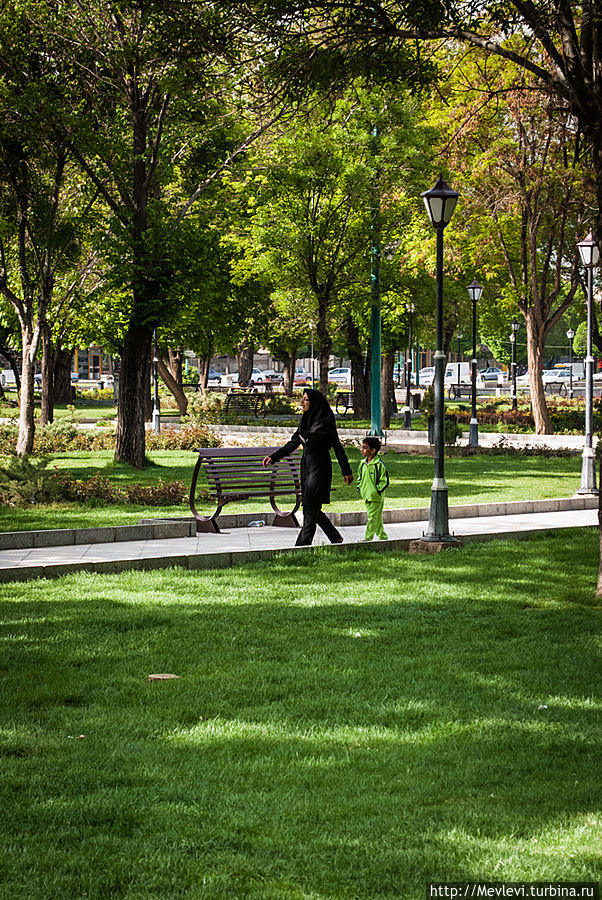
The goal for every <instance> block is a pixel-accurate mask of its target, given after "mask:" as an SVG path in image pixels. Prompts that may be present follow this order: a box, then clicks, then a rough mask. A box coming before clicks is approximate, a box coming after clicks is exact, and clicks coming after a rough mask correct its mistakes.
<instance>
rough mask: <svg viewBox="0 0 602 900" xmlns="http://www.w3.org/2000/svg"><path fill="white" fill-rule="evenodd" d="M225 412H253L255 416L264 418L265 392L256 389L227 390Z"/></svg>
mask: <svg viewBox="0 0 602 900" xmlns="http://www.w3.org/2000/svg"><path fill="white" fill-rule="evenodd" d="M225 410H226V412H227V413H228V412H234V413H253V415H254V416H255V418H258V417H259V416H263V417H264V418H265V412H266V410H265V394H259V393H258V392H257V391H253V390H251V391H243V390H240V391H229V392H228V395H227V397H226V407H225Z"/></svg>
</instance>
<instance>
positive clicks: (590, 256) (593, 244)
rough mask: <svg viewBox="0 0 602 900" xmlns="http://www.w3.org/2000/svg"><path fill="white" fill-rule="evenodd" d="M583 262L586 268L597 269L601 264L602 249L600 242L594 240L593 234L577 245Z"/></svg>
mask: <svg viewBox="0 0 602 900" xmlns="http://www.w3.org/2000/svg"><path fill="white" fill-rule="evenodd" d="M577 247H578V248H579V254H580V256H581V262H582V263H583V265H584V266H585V267H586V268H588V269H589V268H595V267H596V266H597V265H598V263H599V262H600V249H599V247H598V242H597V241H596V240H595V239H594V236H593V234H592V232H591V231H590V233H589V234H588V235H587V237H586V238H584V239H583V240H582V241H579V243H578V244H577Z"/></svg>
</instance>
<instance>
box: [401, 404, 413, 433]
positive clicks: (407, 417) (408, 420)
mask: <svg viewBox="0 0 602 900" xmlns="http://www.w3.org/2000/svg"><path fill="white" fill-rule="evenodd" d="M403 427H404V428H410V429H411V428H412V410H411V409H410V408H409V406H406V407H405V409H404V411H403Z"/></svg>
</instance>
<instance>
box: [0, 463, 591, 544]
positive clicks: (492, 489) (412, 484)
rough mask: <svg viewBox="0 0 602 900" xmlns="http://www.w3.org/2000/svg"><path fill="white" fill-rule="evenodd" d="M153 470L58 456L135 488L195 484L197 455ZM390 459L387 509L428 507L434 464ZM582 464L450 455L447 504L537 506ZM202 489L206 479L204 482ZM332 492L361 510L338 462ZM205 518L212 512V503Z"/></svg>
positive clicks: (79, 509) (87, 520)
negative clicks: (530, 503)
mask: <svg viewBox="0 0 602 900" xmlns="http://www.w3.org/2000/svg"><path fill="white" fill-rule="evenodd" d="M348 456H349V460H350V462H351V465H352V468H353V470H354V471H355V470H356V469H357V465H358V463H359V460H360V453H359V450H357V449H355V448H351V449H349V450H348ZM148 457H149V461H150V462H151V465H149V466H147V467H146V468H144V469H141V470H139V469H134V468H133V467H131V466H127V465H125V464H121V463H115V462H114V460H113V454H112V453H111V452H110V451H97V452H94V453H63V454H57V455H56V456H55V457H54V459H53V462H52V465H54V466H56V467H57V468H58V469H59V470H60V471H68V472H70V473H71V474H72V476H73V478H80V479H86V478H89V477H90V476H92V475H94V474H95V473H97V472H100V473H102V474H103V475H105V476H106V477H108V478H110V479H111V481H114V482H116V483H118V484H119V483H121V484H123V483H125V482H135V483H140V484H156V483H157V482H158V481H159V479H162V480H163V481H164V482H168V481H174V480H177V481H183V482H185V483H186V485H189V484H190V479H191V476H192V470H193V468H194V463H195V461H196V455H195V454H194V453H186V452H174V451H154V452H152V453H149V454H148ZM384 460H385V463H386V465H387V468H388V469H389V472H390V476H391V486H390V488H389V490H388V491H387V495H386V506H387V507H389V508H397V507H412V506H428V504H429V501H430V495H431V487H432V483H433V459H432V457H428V456H408V455H401V454H397V453H392V452H389V453H386V454H385V455H384ZM580 471H581V459H580V458H579V457H576V456H574V457H549V458H547V457H544V456H516V455H506V456H502V455H500V456H470V457H451V458H450V459H447V460H446V462H445V472H446V480H447V482H448V487H449V503H450V505H451V506H458V505H462V504H467V503H487V502H493V503H498V502H502V501H508V500H538V499H545V498H556V497H571V496H572V495H573V494H574V493H575V491H576V490H577V488H578V487H579V480H580ZM199 483H202V476H201V479H200V482H199ZM333 487H334V491H333V493H332V503H331V506H330V509H331V510H333V511H347V510H358V509H362V508H363V505H362V501H361V500H360V498H359V494H358V492H357V489H356V486H355V484H353V485H351V486H349V487H348V486H347V485H345V484H344V482H343V480H342V478H341V476H340V472H339V470H338V466H337V465H336V463H335V464H334V478H333ZM202 508H203V511H204V512H212V511H213V509H214V508H215V507H214V506H212V505H211V503H207V504H205V506H204V507H202ZM269 508H270V507H269V501H268V500H263V499H260V500H252V501H247V502H245V503H236V504H230V505H228V506H227V507H225V510H224V512H226V513H227V512H236V511H246V512H267V511H268V510H269ZM189 514H190V510H189V508H188V502H187V500H186V501H184V502H183V503H182V504H181V505H180V506H171V507H141V506H122V505H112V506H107V505H106V504H105V503H100V502H99V503H97V504H96V505H94V506H93V505H90V504H83V505H77V504H60V505H55V506H52V507H44V506H35V507H32V508H25V509H22V508H7V507H1V508H0V530H1V531H19V530H28V529H35V528H73V527H91V526H94V525H98V526H101V525H106V524H107V517H109V516H110V521H111V524H114V525H119V524H129V523H132V522H137V521H138V519H139V518H141V517H156V516H167V517H172V516H186V515H189Z"/></svg>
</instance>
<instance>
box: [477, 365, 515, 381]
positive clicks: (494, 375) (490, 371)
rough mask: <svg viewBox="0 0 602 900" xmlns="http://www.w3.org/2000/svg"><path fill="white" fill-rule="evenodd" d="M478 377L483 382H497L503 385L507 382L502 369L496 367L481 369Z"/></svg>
mask: <svg viewBox="0 0 602 900" xmlns="http://www.w3.org/2000/svg"><path fill="white" fill-rule="evenodd" d="M479 375H480V377H481V378H482V379H483V381H497V383H498V384H503V383H504V382H505V381H507V380H508V376H507V374H506V372H504V371H503V369H498V368H497V366H489V368H487V369H481V370H480V371H479Z"/></svg>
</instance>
